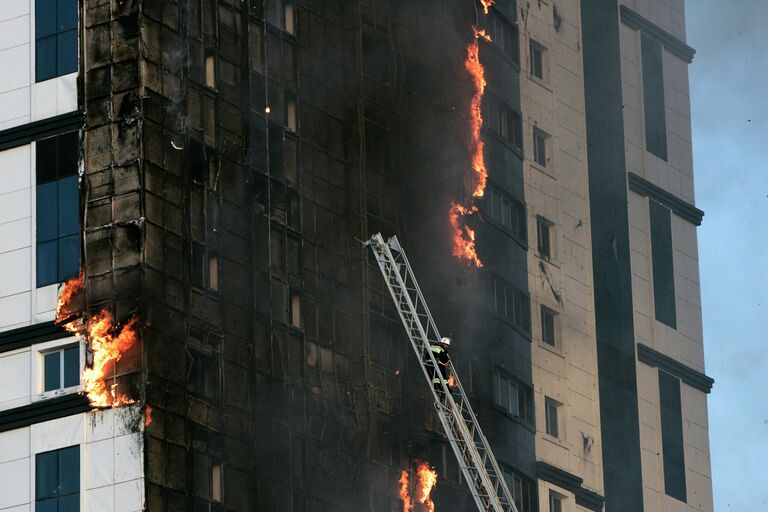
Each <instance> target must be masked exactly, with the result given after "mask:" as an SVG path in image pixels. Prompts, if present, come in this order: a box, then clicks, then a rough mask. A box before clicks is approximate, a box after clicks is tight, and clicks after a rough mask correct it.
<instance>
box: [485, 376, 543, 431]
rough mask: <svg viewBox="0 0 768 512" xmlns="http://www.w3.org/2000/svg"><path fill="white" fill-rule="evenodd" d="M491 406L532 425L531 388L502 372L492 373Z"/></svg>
mask: <svg viewBox="0 0 768 512" xmlns="http://www.w3.org/2000/svg"><path fill="white" fill-rule="evenodd" d="M491 394H492V398H493V404H494V405H495V406H496V407H497V408H498V409H501V410H502V411H504V412H506V413H507V414H509V415H511V416H514V417H516V418H518V419H520V420H521V421H524V422H526V423H529V424H532V423H533V392H532V391H531V388H530V387H529V386H527V385H525V384H523V383H521V382H519V381H518V380H517V379H515V378H514V377H512V376H511V375H510V374H508V373H506V372H504V371H503V370H500V369H496V370H495V371H494V373H493V389H492V393H491Z"/></svg>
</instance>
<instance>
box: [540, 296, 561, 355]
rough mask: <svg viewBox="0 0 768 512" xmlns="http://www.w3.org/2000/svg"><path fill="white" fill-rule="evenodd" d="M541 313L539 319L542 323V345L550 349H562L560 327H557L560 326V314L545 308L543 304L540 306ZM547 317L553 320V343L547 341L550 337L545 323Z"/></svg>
mask: <svg viewBox="0 0 768 512" xmlns="http://www.w3.org/2000/svg"><path fill="white" fill-rule="evenodd" d="M539 311H540V316H539V319H540V322H541V341H542V343H544V344H545V345H547V346H548V347H553V348H560V336H558V325H557V324H558V321H557V317H558V313H557V311H555V310H554V309H551V308H548V307H547V306H545V305H543V304H541V305H540V306H539ZM545 316H549V317H550V318H551V319H552V330H551V334H552V340H551V342H550V341H548V339H547V338H548V336H546V334H547V331H548V329H546V322H545V321H544V320H545Z"/></svg>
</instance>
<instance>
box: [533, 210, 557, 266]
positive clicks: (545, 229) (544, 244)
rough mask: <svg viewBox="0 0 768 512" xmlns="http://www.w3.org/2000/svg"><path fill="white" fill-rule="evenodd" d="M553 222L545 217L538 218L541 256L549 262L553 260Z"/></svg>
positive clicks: (537, 229)
mask: <svg viewBox="0 0 768 512" xmlns="http://www.w3.org/2000/svg"><path fill="white" fill-rule="evenodd" d="M552 226H553V224H552V222H550V221H548V220H547V219H545V218H544V217H541V216H537V217H536V233H537V235H538V249H539V256H541V257H542V258H543V259H545V260H547V261H549V260H551V259H552Z"/></svg>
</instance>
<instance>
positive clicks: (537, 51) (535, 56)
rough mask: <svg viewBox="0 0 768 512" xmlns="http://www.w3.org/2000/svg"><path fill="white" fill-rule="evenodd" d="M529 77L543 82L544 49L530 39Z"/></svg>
mask: <svg viewBox="0 0 768 512" xmlns="http://www.w3.org/2000/svg"><path fill="white" fill-rule="evenodd" d="M530 46H531V76H534V77H536V78H538V79H539V80H544V72H545V66H546V61H545V59H546V49H545V48H544V47H543V46H541V45H540V44H539V43H537V42H536V41H534V40H533V39H531V44H530Z"/></svg>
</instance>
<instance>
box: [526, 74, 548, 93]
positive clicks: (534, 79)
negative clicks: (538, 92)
mask: <svg viewBox="0 0 768 512" xmlns="http://www.w3.org/2000/svg"><path fill="white" fill-rule="evenodd" d="M528 78H529V79H530V80H531V82H533V83H535V84H539V86H541V87H542V88H543V89H544V90H546V91H549V92H554V91H553V90H552V87H551V86H550V85H549V81H548V80H546V79H543V78H539V77H537V76H536V75H533V74H531V73H528Z"/></svg>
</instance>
